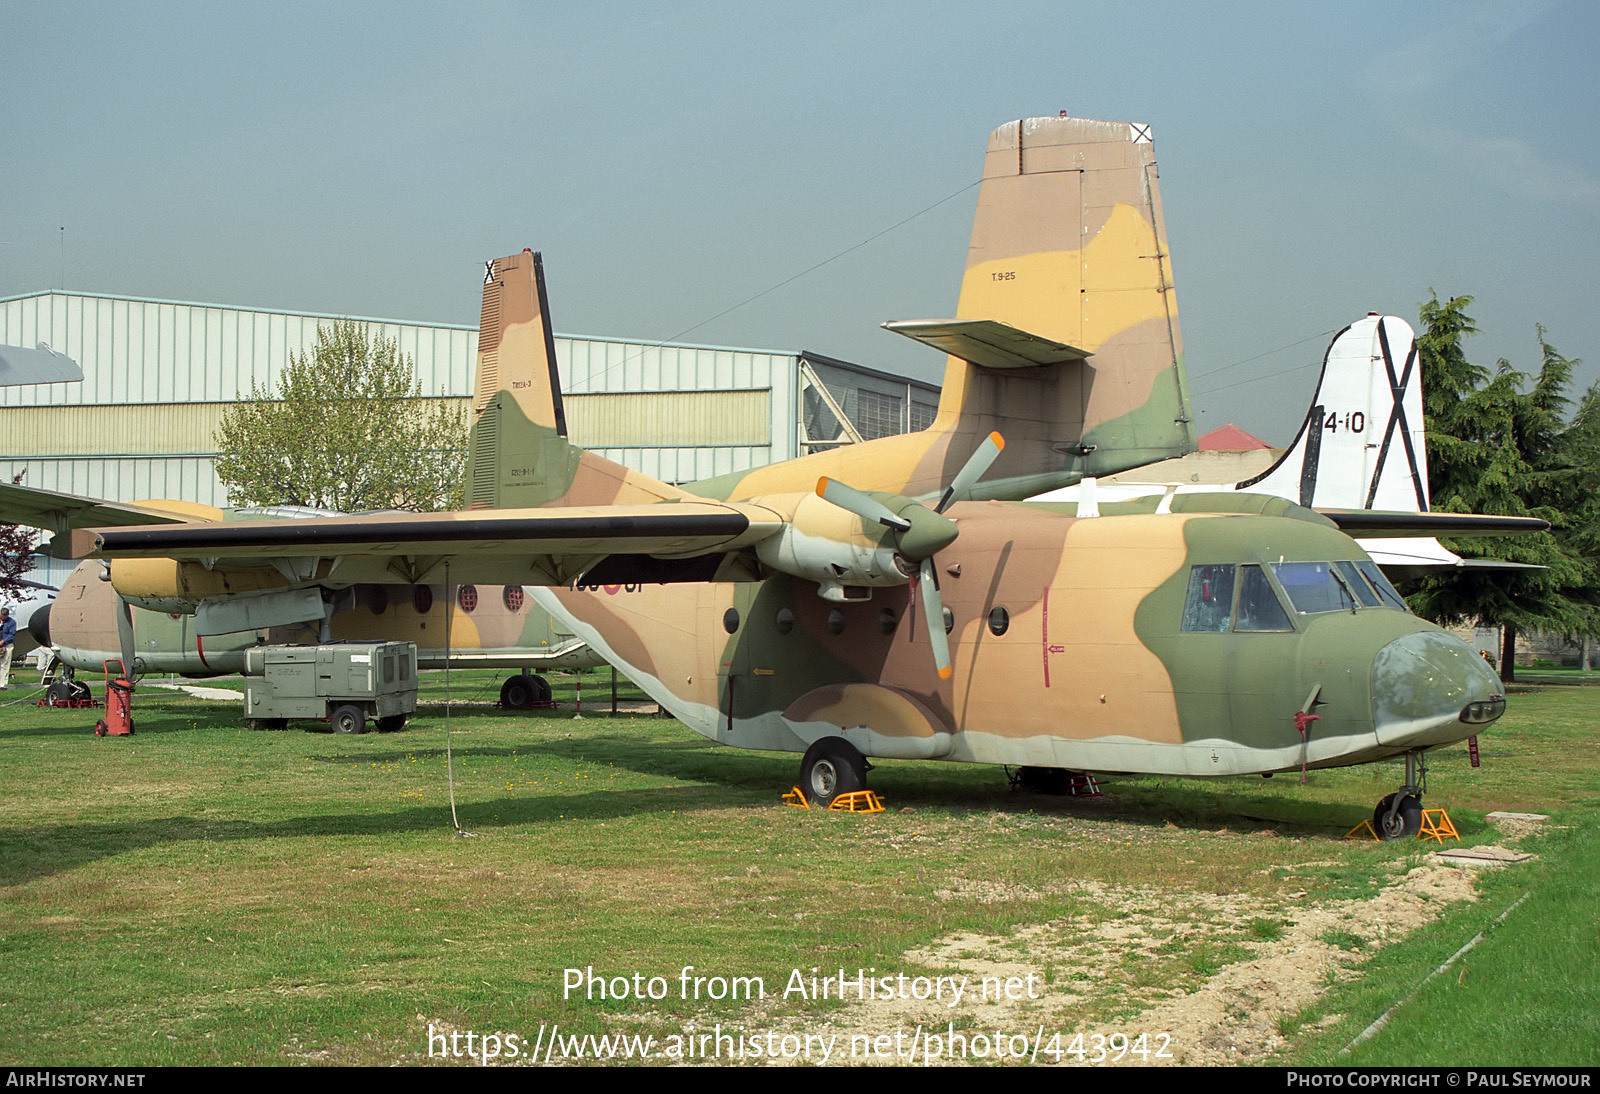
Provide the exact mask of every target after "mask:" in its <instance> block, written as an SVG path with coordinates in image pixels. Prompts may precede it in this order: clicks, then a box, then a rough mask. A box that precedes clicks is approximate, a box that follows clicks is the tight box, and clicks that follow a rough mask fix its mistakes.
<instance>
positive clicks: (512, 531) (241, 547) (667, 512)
mask: <svg viewBox="0 0 1600 1094" xmlns="http://www.w3.org/2000/svg"><path fill="white" fill-rule="evenodd" d="M783 523H784V521H783V518H782V517H781V516H779V515H778V514H777V513H775V512H772V511H770V510H767V509H764V508H762V507H760V506H756V505H724V504H720V503H716V502H706V503H692V502H691V503H682V504H680V503H675V502H674V503H662V504H650V505H609V506H581V507H580V506H574V507H570V508H554V509H551V508H546V509H499V510H477V511H473V510H469V511H466V512H457V513H382V514H371V515H365V516H339V517H320V518H309V519H298V520H271V521H249V522H234V523H208V524H177V525H171V524H169V525H159V526H145V527H122V528H98V529H87V530H78V531H74V532H73V534H72V536H73V551H74V554H75V555H76V556H77V557H80V558H171V559H177V560H179V561H185V562H201V563H203V564H204V566H205V568H206V569H207V570H212V571H215V570H223V571H227V570H246V569H260V568H265V567H272V568H274V569H277V570H279V571H280V572H282V571H284V570H286V569H289V570H292V571H294V572H295V573H296V574H297V575H304V576H310V575H312V574H318V575H323V576H328V577H332V576H333V575H334V574H335V572H337V576H338V579H340V580H344V581H383V580H389V581H393V580H395V577H394V575H396V574H398V575H401V576H402V577H403V578H404V579H406V580H412V581H415V580H418V579H419V578H420V577H421V575H422V574H425V573H427V574H430V578H431V579H433V580H437V579H438V576H439V569H440V568H442V566H443V565H445V564H448V565H450V566H451V567H452V568H453V574H454V575H457V576H455V577H454V580H461V581H507V582H519V583H522V584H565V583H566V582H567V581H568V580H571V579H572V577H573V576H575V575H576V574H580V573H588V572H589V571H590V570H591V569H593V568H594V567H596V566H597V565H602V564H605V563H609V566H605V568H604V569H603V570H602V576H601V577H596V578H595V580H597V581H599V580H602V579H604V580H607V581H610V580H616V579H618V575H619V574H620V575H622V576H621V578H620V579H621V580H628V581H634V580H648V581H705V580H710V579H711V575H712V574H713V573H715V572H716V570H717V567H718V566H719V565H720V564H721V562H722V561H723V559H724V558H725V557H726V556H727V555H729V554H730V553H734V552H738V551H739V550H741V549H742V548H744V547H746V546H749V545H751V544H753V543H755V542H757V541H759V540H761V539H764V538H766V537H767V536H768V535H771V534H772V533H773V532H775V531H776V530H777V529H779V528H781V527H782V526H783ZM622 560H628V561H626V562H624V561H622ZM317 567H320V569H318V568H317ZM751 576H753V574H752V575H751Z"/></svg>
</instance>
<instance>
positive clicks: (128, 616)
mask: <svg viewBox="0 0 1600 1094" xmlns="http://www.w3.org/2000/svg"><path fill="white" fill-rule="evenodd" d="M100 567H101V568H100V580H101V581H104V582H108V583H109V582H110V581H111V567H110V566H109V565H107V564H106V563H104V562H102V563H101V564H100ZM111 595H113V596H115V597H116V598H117V607H116V615H117V646H118V647H119V652H120V653H121V654H122V671H123V672H125V673H126V674H127V677H128V679H129V680H132V679H133V673H134V668H133V656H134V653H133V650H134V647H133V608H132V607H131V606H129V604H128V602H127V601H126V600H124V599H123V596H122V593H121V592H120V591H118V589H117V587H116V586H115V585H112V586H111Z"/></svg>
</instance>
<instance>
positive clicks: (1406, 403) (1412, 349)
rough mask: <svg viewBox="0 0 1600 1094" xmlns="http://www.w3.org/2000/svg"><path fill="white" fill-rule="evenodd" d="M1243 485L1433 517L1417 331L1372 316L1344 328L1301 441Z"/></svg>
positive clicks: (1306, 501)
mask: <svg viewBox="0 0 1600 1094" xmlns="http://www.w3.org/2000/svg"><path fill="white" fill-rule="evenodd" d="M1238 489H1240V490H1249V491H1251V492H1252V493H1257V494H1277V495H1278V496H1280V497H1285V498H1289V499H1290V500H1291V501H1297V502H1299V503H1300V504H1301V505H1304V506H1306V507H1307V508H1318V509H1377V510H1383V511H1388V512H1417V513H1426V512H1427V511H1428V456H1427V452H1426V450H1425V445H1424V426H1423V419H1422V378H1421V369H1420V366H1419V365H1418V363H1417V347H1416V341H1415V337H1414V335H1413V333H1412V330H1411V327H1410V325H1409V324H1408V323H1407V322H1406V321H1405V320H1404V319H1400V318H1397V317H1395V316H1393V315H1384V316H1379V315H1369V316H1367V317H1366V318H1365V319H1361V320H1359V321H1357V322H1355V323H1352V324H1350V325H1349V326H1348V327H1346V328H1345V329H1344V330H1342V331H1340V332H1339V333H1338V335H1336V336H1335V337H1334V339H1333V342H1332V343H1331V344H1330V345H1329V346H1328V352H1327V355H1326V356H1325V357H1324V358H1323V362H1322V375H1321V377H1320V378H1319V379H1318V381H1317V392H1316V394H1315V395H1314V396H1313V397H1312V399H1311V409H1310V411H1308V412H1307V414H1306V418H1305V421H1304V422H1302V423H1301V425H1300V432H1299V434H1298V435H1297V436H1296V437H1295V439H1294V443H1293V444H1291V445H1290V446H1289V448H1288V449H1287V450H1286V451H1285V452H1284V454H1283V457H1282V458H1281V459H1279V460H1278V462H1277V463H1275V464H1274V465H1273V466H1272V467H1271V468H1269V469H1268V470H1267V471H1266V472H1265V473H1264V474H1262V475H1259V476H1257V477H1256V478H1253V479H1248V480H1246V481H1244V482H1241V483H1239V484H1238Z"/></svg>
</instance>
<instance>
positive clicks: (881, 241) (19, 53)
mask: <svg viewBox="0 0 1600 1094" xmlns="http://www.w3.org/2000/svg"><path fill="white" fill-rule="evenodd" d="M1597 43H1600V5H1595V4H1593V3H1590V2H1587V0H1577V2H1555V3H1528V4H1518V3H1510V2H1506V3H1438V2H1412V3H1406V4H1394V3H1365V2H1340V3H1328V4H1322V5H1318V6H1315V7H1313V6H1311V5H1303V4H1285V3H1281V2H1272V3H1248V4H1244V3H1241V4H1232V5H1226V6H1224V5H1219V4H1188V3H1172V4H1161V3H1156V4H1151V3H1143V4H1140V3H1122V4H1115V5H1113V4H1103V3H1102V4H1092V5H1090V4H1077V3H1065V2H1057V3H1004V2H1000V3H989V4H985V5H976V4H972V3H951V4H942V3H930V2H926V0H924V2H920V3H898V2H895V3H871V2H866V0H850V2H848V3H844V2H840V3H833V2H817V3H809V4H782V5H770V6H769V5H763V4H757V3H734V2H720V0H706V2H702V3H682V4H674V3H653V4H645V3H640V4H624V3H603V2H596V3H589V4H586V5H575V4H536V3H509V2H506V3H500V2H494V0H480V2H478V3H474V4H472V5H470V6H469V5H459V4H452V5H440V6H437V7H436V6H432V5H427V6H424V5H412V4H405V3H385V4H339V3H326V2H319V3H317V4H294V3H278V4H251V5H228V4H218V3H206V4H182V3H162V4H159V5H142V4H128V3H125V2H118V3H71V4H40V3H37V2H30V3H26V4H20V3H12V2H10V0H0V296H9V295H15V294H20V293H29V292H37V291H40V290H44V289H49V288H54V287H65V288H67V289H70V290H77V291H88V292H107V293H121V294H129V295H137V296H146V297H156V298H162V299H175V300H193V301H202V302H207V303H217V304H232V305H244V306H254V307H281V308H290V309H296V310H308V311H317V312H326V313H332V314H341V315H362V316H376V317H385V318H398V319H407V320H423V321H438V322H449V323H467V324H471V323H476V322H477V309H478V302H479V294H480V283H481V274H482V262H483V260H484V259H486V258H490V257H493V256H497V255H502V254H510V253H512V252H515V251H518V250H520V249H522V248H523V247H532V248H534V249H535V250H541V251H543V252H544V255H545V268H546V272H547V274H548V277H549V281H550V301H551V310H552V313H553V317H554V321H555V326H556V329H557V330H559V331H562V332H564V333H571V334H591V335H609V336H626V337H639V338H648V339H677V340H682V341H692V342H706V343H711V344H718V345H742V346H756V347H762V348H773V349H800V348H804V349H810V350H814V351H817V352H820V353H825V354H830V355H833V356H837V357H844V358H847V359H849V360H854V361H858V362H860V363H862V364H866V365H871V366H874V367H878V368H883V369H888V370H892V371H899V372H909V373H911V374H914V375H922V376H927V377H930V378H936V377H937V375H938V373H939V371H940V370H941V368H942V363H943V361H942V358H941V357H939V356H938V355H937V354H935V353H933V352H932V351H930V350H927V349H924V348H921V347H918V346H915V345H913V344H911V343H909V342H906V341H905V340H904V339H901V338H899V337H897V336H895V335H892V334H889V333H887V332H884V331H881V330H879V329H878V326H877V325H878V323H879V322H881V321H883V320H886V319H899V318H923V317H941V316H946V315H952V314H954V308H955V297H956V292H957V289H958V287H959V283H960V276H961V270H962V267H963V264H964V262H965V258H966V247H967V236H968V233H969V231H970V228H971V219H972V211H973V206H974V202H975V199H976V193H977V192H976V189H975V188H972V187H971V184H972V183H973V182H974V181H975V180H976V179H977V177H978V172H979V169H980V166H981V162H982V154H983V149H984V145H985V141H986V140H987V136H988V133H989V131H990V130H991V129H993V128H994V127H995V126H997V125H1000V124H1001V123H1003V122H1005V121H1007V120H1010V119H1014V118H1018V117H1024V116H1035V115H1050V114H1055V113H1057V112H1059V111H1063V110H1064V111H1066V112H1067V113H1069V114H1073V115H1078V116H1082V117H1091V118H1104V119H1115V120H1127V121H1139V122H1147V123H1150V124H1151V125H1152V126H1153V127H1154V135H1155V145H1156V153H1157V157H1158V161H1159V164H1160V171H1161V186H1162V198H1163V201H1164V203H1165V207H1166V216H1167V227H1168V235H1169V237H1170V242H1171V247H1172V253H1173V269H1174V274H1175V277H1176V283H1177V287H1178V307H1179V313H1180V317H1181V319H1182V327H1183V335H1184V348H1185V354H1186V358H1187V361H1188V367H1189V374H1190V378H1191V383H1192V387H1193V390H1194V393H1195V402H1196V409H1197V410H1198V411H1199V421H1200V426H1201V428H1202V429H1203V430H1204V429H1211V428H1214V427H1215V426H1218V425H1221V424H1223V423H1224V422H1227V421H1230V420H1231V421H1235V422H1237V423H1238V424H1240V425H1242V426H1244V427H1245V428H1247V429H1249V430H1251V431H1253V432H1256V433H1258V434H1260V435H1261V436H1263V437H1265V438H1266V439H1268V440H1270V441H1273V442H1275V443H1279V444H1282V443H1286V442H1287V441H1288V440H1289V439H1290V437H1291V436H1292V435H1293V433H1294V430H1295V427H1296V426H1297V425H1298V422H1299V420H1300V418H1301V417H1302V416H1303V415H1304V411H1305V406H1306V404H1307V402H1308V400H1309V398H1310V395H1311V387H1312V384H1313V383H1314V379H1315V376H1316V372H1317V368H1318V366H1319V364H1320V361H1321V357H1322V352H1323V349H1324V348H1325V346H1326V343H1327V340H1328V336H1329V335H1331V333H1332V332H1333V331H1334V330H1336V329H1337V328H1339V327H1342V326H1344V325H1345V324H1346V323H1348V322H1350V321H1352V320H1354V319H1356V318H1358V317H1360V316H1361V315H1363V314H1365V313H1366V312H1367V311H1369V310H1376V311H1384V312H1391V313H1394V314H1398V315H1401V316H1404V317H1406V318H1408V319H1411V320H1415V317H1416V313H1417V307H1418V305H1419V304H1420V303H1421V302H1422V301H1423V300H1425V299H1426V298H1427V294H1428V292H1429V290H1430V289H1434V290H1437V292H1438V293H1439V295H1440V296H1441V298H1443V297H1448V296H1452V295H1458V294H1463V293H1465V294H1470V295H1472V296H1474V297H1475V298H1476V305H1475V307H1474V308H1473V310H1472V314H1473V315H1475V316H1476V318H1477V320H1478V324H1479V327H1480V328H1481V329H1482V331H1483V334H1481V335H1480V336H1479V337H1478V338H1476V339H1474V340H1473V342H1472V343H1471V344H1470V345H1469V355H1470V356H1471V357H1472V359H1474V360H1475V361H1478V362H1479V363H1482V364H1486V365H1492V364H1493V363H1494V361H1495V360H1496V359H1497V358H1499V357H1508V358H1510V359H1511V361H1512V362H1513V364H1516V365H1517V366H1519V367H1523V368H1532V367H1536V366H1537V361H1538V357H1537V353H1538V346H1537V343H1536V340H1535V335H1534V326H1535V324H1537V323H1543V324H1544V325H1545V326H1546V327H1547V328H1548V329H1549V338H1550V340H1551V342H1552V343H1553V344H1554V345H1555V346H1556V347H1557V348H1558V349H1559V350H1561V351H1562V352H1563V353H1564V354H1565V355H1567V356H1571V357H1582V358H1585V365H1584V367H1583V369H1582V371H1581V373H1580V379H1581V381H1582V383H1583V384H1584V385H1587V384H1588V383H1590V382H1592V381H1593V380H1594V379H1595V378H1596V377H1597V376H1600V309H1597V308H1596V306H1595V303H1594V300H1595V295H1596V294H1595V286H1594V280H1595V278H1594V262H1595V255H1596V252H1597V246H1596V244H1597V242H1600V231H1597V221H1600V141H1597V140H1596V136H1597V133H1596V130H1597V128H1600V121H1597V119H1600V76H1597V74H1596V70H1595V62H1594V51H1595V47H1596V44H1597ZM930 207H931V208H930ZM908 218H910V219H909V220H908ZM902 222H905V223H902ZM896 225H898V226H896ZM63 228H65V232H64V233H63V231H62V229H63ZM879 233H882V234H879ZM830 259H831V260H832V261H829V260H830ZM818 263H825V264H824V265H822V266H821V267H820V268H817V269H814V270H813V269H811V267H814V266H816V265H817V264H818ZM807 270H810V272H804V271H807ZM800 274H803V276H799V277H796V276H795V275H800ZM790 278H795V279H794V280H793V281H788V279H790ZM786 281H788V283H787V284H785V283H784V282H786ZM767 290H771V291H767ZM762 292H766V295H763V296H761V297H760V299H758V300H756V301H754V302H753V303H749V304H746V305H745V306H742V307H737V308H735V305H739V304H740V303H741V302H742V301H745V300H747V299H748V298H750V297H752V296H754V295H756V294H758V293H762ZM729 308H734V309H735V310H733V311H731V312H729V313H728V314H721V313H723V312H725V311H726V310H727V309H729Z"/></svg>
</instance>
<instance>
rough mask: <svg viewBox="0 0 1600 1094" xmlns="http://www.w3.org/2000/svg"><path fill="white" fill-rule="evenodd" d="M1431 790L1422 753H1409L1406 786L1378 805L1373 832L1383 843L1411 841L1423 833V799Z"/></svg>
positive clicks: (1374, 814)
mask: <svg viewBox="0 0 1600 1094" xmlns="http://www.w3.org/2000/svg"><path fill="white" fill-rule="evenodd" d="M1427 787H1428V765H1427V764H1426V763H1425V762H1424V761H1423V759H1422V753H1421V752H1407V753H1406V784H1405V785H1404V786H1402V787H1401V788H1400V789H1399V790H1397V791H1395V792H1394V793H1393V794H1389V795H1387V796H1385V797H1384V798H1383V800H1381V801H1380V802H1378V807H1377V808H1376V809H1374V810H1373V811H1372V830H1373V831H1374V832H1376V833H1377V834H1378V838H1379V839H1385V840H1391V839H1410V838H1411V837H1413V836H1415V835H1416V834H1417V833H1418V832H1420V831H1421V830H1422V795H1423V793H1424V792H1425V791H1426V790H1427Z"/></svg>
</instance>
